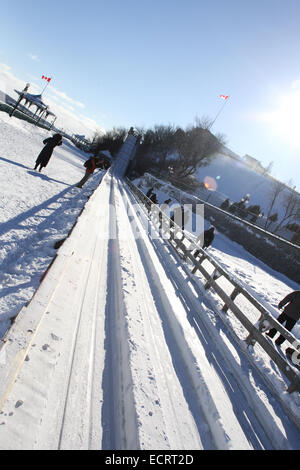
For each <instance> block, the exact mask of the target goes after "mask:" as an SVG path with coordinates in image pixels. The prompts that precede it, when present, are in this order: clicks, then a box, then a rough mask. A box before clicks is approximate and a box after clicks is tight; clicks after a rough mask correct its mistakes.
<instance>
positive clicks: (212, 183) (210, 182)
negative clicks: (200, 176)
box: [203, 176, 218, 191]
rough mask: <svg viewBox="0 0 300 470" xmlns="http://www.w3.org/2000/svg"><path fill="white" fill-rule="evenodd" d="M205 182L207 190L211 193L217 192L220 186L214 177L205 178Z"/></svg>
mask: <svg viewBox="0 0 300 470" xmlns="http://www.w3.org/2000/svg"><path fill="white" fill-rule="evenodd" d="M203 182H204V186H205V187H206V189H208V190H209V191H216V189H217V187H218V185H217V182H216V180H215V179H214V178H212V176H205V178H204V180H203Z"/></svg>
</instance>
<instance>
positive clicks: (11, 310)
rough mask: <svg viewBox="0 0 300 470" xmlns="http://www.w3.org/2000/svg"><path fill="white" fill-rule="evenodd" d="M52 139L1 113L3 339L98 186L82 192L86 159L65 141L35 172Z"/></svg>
mask: <svg viewBox="0 0 300 470" xmlns="http://www.w3.org/2000/svg"><path fill="white" fill-rule="evenodd" d="M49 136H51V133H49V132H48V131H46V130H43V129H40V128H38V127H34V126H32V125H30V124H29V123H26V122H24V121H21V120H19V119H16V118H12V119H10V118H9V117H8V115H7V114H6V113H0V188H1V190H0V265H1V268H0V286H1V298H0V337H2V336H3V334H4V332H5V330H6V329H7V328H8V327H9V325H10V321H9V318H12V317H14V316H15V315H16V314H17V312H18V311H19V310H20V308H21V307H22V306H23V305H24V304H25V303H26V302H27V301H28V300H30V298H31V296H32V295H33V293H34V291H35V290H36V288H37V287H38V285H39V280H40V277H41V275H42V274H43V272H44V271H45V269H46V268H47V266H48V264H49V263H50V262H51V260H52V258H53V256H54V255H55V253H56V251H55V250H54V246H53V245H54V243H55V242H56V241H57V240H60V239H61V238H64V237H65V236H66V235H67V233H68V231H69V230H70V229H71V227H72V226H73V224H74V222H75V221H76V218H77V216H78V214H79V212H80V211H81V209H82V208H83V206H84V204H85V203H86V201H87V198H88V196H89V195H90V194H91V192H92V191H93V189H94V188H95V187H96V185H97V184H98V183H99V180H100V179H101V175H100V174H99V175H97V176H94V178H93V179H91V180H90V181H89V182H88V183H87V185H86V186H84V188H83V189H82V190H81V191H80V190H79V189H77V188H75V187H74V185H75V184H76V183H77V182H78V181H79V180H80V179H81V178H82V176H83V174H84V167H83V161H84V160H86V159H87V158H88V155H87V154H84V153H83V152H81V151H79V150H78V149H77V148H76V147H74V145H73V144H72V143H71V142H69V141H67V140H64V144H63V145H62V146H61V147H58V148H56V149H55V150H54V153H53V156H52V158H51V160H50V162H49V163H48V166H47V167H46V168H44V169H43V171H42V173H38V172H36V171H34V170H33V167H34V162H35V160H36V158H37V156H38V154H39V152H40V151H41V149H42V148H43V140H44V139H45V138H47V137H49Z"/></svg>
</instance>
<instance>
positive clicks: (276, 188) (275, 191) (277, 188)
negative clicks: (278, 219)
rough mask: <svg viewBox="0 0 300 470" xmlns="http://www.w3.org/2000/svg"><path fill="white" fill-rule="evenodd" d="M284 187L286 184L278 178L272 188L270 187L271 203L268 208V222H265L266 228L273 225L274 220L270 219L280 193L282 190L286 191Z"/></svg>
mask: <svg viewBox="0 0 300 470" xmlns="http://www.w3.org/2000/svg"><path fill="white" fill-rule="evenodd" d="M284 188H285V184H284V183H282V182H281V181H277V180H274V181H273V183H272V185H271V188H270V193H269V195H270V205H269V210H268V213H267V217H266V219H267V220H266V223H265V229H266V230H267V229H268V228H269V226H270V225H271V223H272V221H271V220H270V216H271V214H272V213H273V208H274V205H275V203H276V201H277V199H278V196H279V194H280V193H282V191H284Z"/></svg>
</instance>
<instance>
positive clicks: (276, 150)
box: [0, 0, 300, 190]
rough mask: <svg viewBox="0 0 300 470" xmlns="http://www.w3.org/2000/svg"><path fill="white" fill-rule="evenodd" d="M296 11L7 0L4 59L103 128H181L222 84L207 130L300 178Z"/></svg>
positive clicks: (132, 1)
mask: <svg viewBox="0 0 300 470" xmlns="http://www.w3.org/2000/svg"><path fill="white" fill-rule="evenodd" d="M299 23H300V1H299V0H239V1H238V0H209V1H202V0H182V1H181V0H173V1H171V0H152V1H151V2H150V1H148V0H139V1H137V0H126V1H125V0H109V1H108V0H106V1H102V0H86V1H85V2H84V1H83V0H80V1H78V0H72V1H71V0H64V1H63V2H61V1H57V0H52V1H51V2H42V1H41V0H26V1H24V0H15V1H11V0H10V1H7V0H2V1H1V29H0V63H2V64H5V65H7V66H9V67H10V68H11V72H12V73H13V74H14V76H16V77H18V78H19V79H23V80H24V81H25V82H26V81H32V82H34V81H35V83H36V84H37V85H38V86H42V81H41V80H40V76H41V75H43V74H44V75H47V76H51V77H53V79H52V82H51V87H52V88H50V86H49V90H47V92H46V93H45V96H44V97H45V98H46V97H47V96H49V98H51V97H52V98H53V99H56V101H57V103H59V104H60V105H61V106H66V109H69V112H73V113H79V114H80V115H82V116H84V117H85V118H89V119H90V120H91V121H90V123H91V125H94V124H95V123H97V124H98V125H99V127H102V128H105V129H109V128H112V127H114V126H115V127H117V126H125V127H129V126H138V127H145V128H147V127H151V126H153V125H154V124H174V125H180V126H182V127H183V128H185V127H186V126H187V125H189V124H191V123H193V122H194V118H195V116H198V117H200V118H201V117H203V116H208V117H210V118H212V119H214V117H215V116H216V115H217V113H218V111H219V110H220V108H221V106H222V104H223V101H222V100H221V98H220V94H226V95H227V94H228V95H230V98H229V100H228V102H227V103H226V106H225V108H224V109H223V111H222V112H221V114H220V116H219V117H218V119H217V120H216V122H215V124H214V126H213V128H212V131H213V132H215V133H217V132H220V133H222V134H224V135H225V136H226V139H227V145H228V147H229V148H231V149H232V150H233V151H235V152H236V153H238V154H239V155H241V156H243V155H245V154H246V153H247V154H249V155H251V156H253V157H255V158H257V159H258V160H260V161H261V162H262V163H263V164H264V165H268V164H269V163H270V162H271V161H273V162H274V166H273V170H272V171H273V174H274V175H275V176H276V177H278V178H279V179H281V180H283V181H285V182H287V181H289V180H290V179H292V180H293V183H294V184H295V185H296V186H297V189H298V190H299V189H300V171H299V158H300V138H299V137H298V134H299V122H300V111H299V110H300V60H299V59H300V27H299ZM47 94H48V95H47ZM68 106H69V108H68ZM86 122H88V121H86Z"/></svg>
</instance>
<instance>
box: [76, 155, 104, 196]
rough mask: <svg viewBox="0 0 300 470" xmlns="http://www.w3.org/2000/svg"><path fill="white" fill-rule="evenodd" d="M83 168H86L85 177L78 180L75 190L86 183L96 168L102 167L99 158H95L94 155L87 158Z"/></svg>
mask: <svg viewBox="0 0 300 470" xmlns="http://www.w3.org/2000/svg"><path fill="white" fill-rule="evenodd" d="M84 166H85V168H86V170H85V175H84V177H83V178H82V180H80V181H79V183H77V184H76V186H77V188H82V186H83V185H84V184H85V183H86V182H87V180H88V179H89V177H90V176H91V175H92V174H93V173H94V171H95V170H96V168H102V167H103V165H102V162H101V159H100V158H99V157H96V156H95V155H94V156H93V157H91V158H89V159H88V160H87V161H86V162H84Z"/></svg>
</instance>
